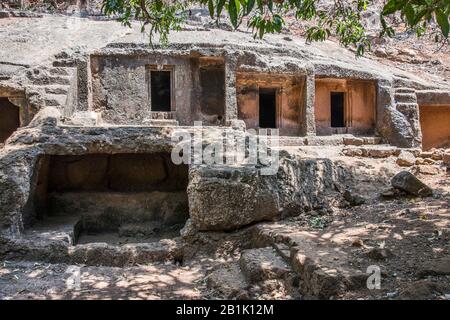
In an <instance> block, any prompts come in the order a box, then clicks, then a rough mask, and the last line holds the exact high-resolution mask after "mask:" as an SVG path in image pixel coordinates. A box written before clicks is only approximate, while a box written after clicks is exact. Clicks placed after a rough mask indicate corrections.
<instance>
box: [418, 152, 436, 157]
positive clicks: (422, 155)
mask: <svg viewBox="0 0 450 320" xmlns="http://www.w3.org/2000/svg"><path fill="white" fill-rule="evenodd" d="M432 155H433V152H431V151H422V152H421V153H420V155H419V156H420V157H421V158H431V156H432Z"/></svg>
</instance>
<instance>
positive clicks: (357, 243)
mask: <svg viewBox="0 0 450 320" xmlns="http://www.w3.org/2000/svg"><path fill="white" fill-rule="evenodd" d="M352 247H358V248H361V247H364V242H363V241H362V240H361V239H355V240H353V242H352Z"/></svg>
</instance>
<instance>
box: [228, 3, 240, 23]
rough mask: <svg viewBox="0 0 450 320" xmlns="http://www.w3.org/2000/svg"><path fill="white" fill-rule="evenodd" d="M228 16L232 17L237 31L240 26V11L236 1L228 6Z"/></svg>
mask: <svg viewBox="0 0 450 320" xmlns="http://www.w3.org/2000/svg"><path fill="white" fill-rule="evenodd" d="M228 14H229V15H230V20H231V24H232V25H233V27H234V28H235V29H236V28H237V25H238V10H237V7H236V1H235V0H230V2H229V4H228Z"/></svg>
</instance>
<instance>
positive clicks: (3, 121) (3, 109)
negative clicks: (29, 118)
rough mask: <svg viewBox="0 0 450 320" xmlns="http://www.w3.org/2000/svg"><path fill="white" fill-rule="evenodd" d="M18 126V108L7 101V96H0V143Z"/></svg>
mask: <svg viewBox="0 0 450 320" xmlns="http://www.w3.org/2000/svg"><path fill="white" fill-rule="evenodd" d="M18 127H20V115H19V108H18V107H17V106H15V105H13V104H12V103H11V102H9V100H8V98H0V143H3V142H5V140H6V139H8V138H9V136H10V135H11V134H12V133H13V132H14V131H16V130H17V128H18Z"/></svg>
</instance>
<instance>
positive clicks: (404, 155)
mask: <svg viewBox="0 0 450 320" xmlns="http://www.w3.org/2000/svg"><path fill="white" fill-rule="evenodd" d="M415 162H416V157H414V155H413V154H412V153H411V152H409V151H401V152H400V154H399V156H398V158H397V164H398V165H399V166H402V167H410V166H412V165H414V164H415Z"/></svg>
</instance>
